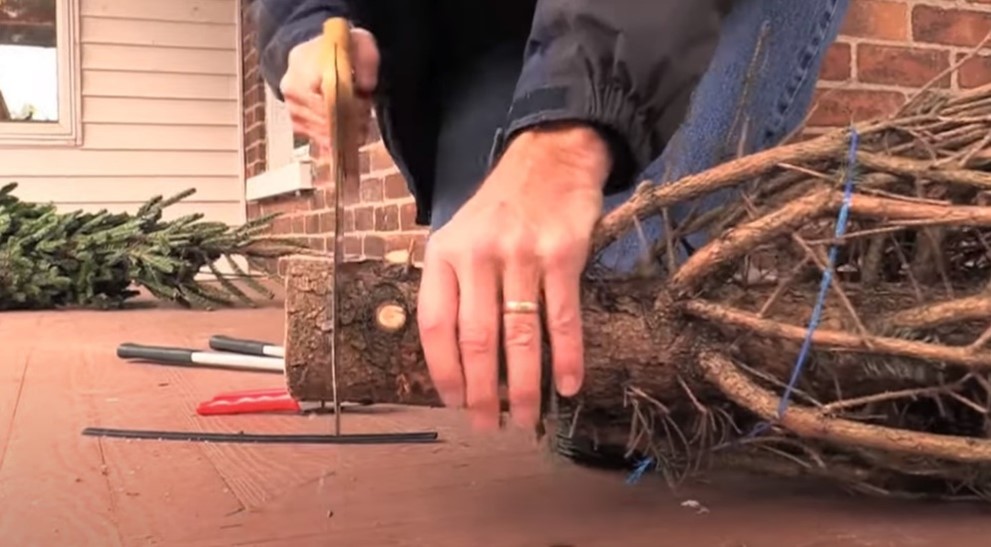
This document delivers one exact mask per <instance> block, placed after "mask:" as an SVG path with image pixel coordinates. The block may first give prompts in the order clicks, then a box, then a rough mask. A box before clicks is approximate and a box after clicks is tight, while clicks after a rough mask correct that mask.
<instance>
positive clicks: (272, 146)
mask: <svg viewBox="0 0 991 547" xmlns="http://www.w3.org/2000/svg"><path fill="white" fill-rule="evenodd" d="M263 87H264V88H265V170H266V171H272V170H275V169H278V168H280V167H285V166H287V165H289V164H291V163H293V162H306V161H309V160H310V146H309V144H306V145H303V146H293V144H294V140H295V139H294V137H293V131H292V120H290V119H289V111H288V109H287V108H286V105H285V103H283V102H281V101H279V99H278V98H277V97H276V96H275V94H274V93H272V90H271V89H270V88H269V87H268V86H267V85H265V86H263Z"/></svg>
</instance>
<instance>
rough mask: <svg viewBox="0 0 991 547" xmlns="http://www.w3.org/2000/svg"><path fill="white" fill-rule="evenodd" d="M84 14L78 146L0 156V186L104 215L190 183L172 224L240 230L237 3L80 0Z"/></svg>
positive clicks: (10, 151)
mask: <svg viewBox="0 0 991 547" xmlns="http://www.w3.org/2000/svg"><path fill="white" fill-rule="evenodd" d="M80 14H81V15H80V17H81V19H80V23H79V34H80V37H79V38H80V42H81V53H80V64H81V89H82V104H81V106H80V115H81V116H82V123H83V126H82V127H83V135H82V146H81V147H78V148H57V147H56V148H52V147H43V146H42V147H36V148H18V149H10V148H5V149H0V183H5V182H8V181H11V180H13V181H17V182H18V183H20V187H19V188H18V190H17V195H19V196H20V197H22V198H23V199H28V200H33V201H53V202H55V203H57V204H58V205H59V206H60V207H62V208H66V209H77V208H81V209H97V208H102V207H106V208H109V209H111V210H133V209H136V208H137V207H138V206H140V204H141V203H143V202H144V201H145V200H147V199H148V198H150V197H152V196H154V195H157V194H165V195H170V194H173V193H176V192H179V191H181V190H184V189H186V188H190V187H195V188H196V189H197V193H196V194H194V195H193V196H192V197H190V198H189V199H188V201H187V202H184V203H185V205H182V206H181V207H180V206H177V207H176V210H175V211H174V212H173V213H172V214H171V215H170V216H175V215H179V214H184V213H188V212H190V210H198V211H201V212H203V213H206V214H207V215H208V216H209V217H210V219H211V220H218V221H224V222H230V223H241V222H243V221H244V216H245V209H244V183H243V167H242V160H241V155H240V147H241V142H242V138H241V127H240V122H241V112H240V110H239V109H240V100H239V94H240V82H239V65H240V59H239V58H238V53H239V48H238V44H239V41H240V37H239V36H238V19H239V17H240V15H239V9H238V2H237V0H167V1H165V0H80Z"/></svg>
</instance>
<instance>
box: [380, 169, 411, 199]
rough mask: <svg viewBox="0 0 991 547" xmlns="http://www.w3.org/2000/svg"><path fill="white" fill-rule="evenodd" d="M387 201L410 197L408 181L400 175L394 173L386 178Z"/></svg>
mask: <svg viewBox="0 0 991 547" xmlns="http://www.w3.org/2000/svg"><path fill="white" fill-rule="evenodd" d="M384 185H385V199H401V198H405V197H409V196H410V193H409V187H408V186H407V185H406V179H405V178H403V176H402V175H400V174H399V173H393V174H391V175H388V176H386V177H385V182H384Z"/></svg>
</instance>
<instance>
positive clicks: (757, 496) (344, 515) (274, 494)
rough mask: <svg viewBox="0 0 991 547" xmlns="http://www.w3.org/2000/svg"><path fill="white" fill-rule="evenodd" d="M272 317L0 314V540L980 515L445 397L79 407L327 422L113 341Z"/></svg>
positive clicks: (931, 529) (775, 531) (966, 518)
mask: <svg viewBox="0 0 991 547" xmlns="http://www.w3.org/2000/svg"><path fill="white" fill-rule="evenodd" d="M281 329H282V322H281V311H280V310H279V309H277V308H268V309H260V310H234V311H220V312H211V313H206V312H190V311H181V310H173V309H145V310H135V311H126V312H108V313H90V312H58V313H55V312H53V313H40V314H3V315H2V316H0V347H3V348H4V349H5V351H4V354H3V357H4V358H3V359H0V441H2V442H0V446H6V454H5V456H4V457H3V460H2V462H0V545H8V544H9V545H17V546H20V545H25V546H34V545H39V546H48V545H72V546H73V547H75V546H77V545H79V546H84V547H85V546H89V545H94V546H98V547H106V546H115V545H124V546H127V547H131V546H135V547H139V546H145V545H168V546H177V547H178V546H183V547H185V546H194V547H208V546H209V547H214V546H216V547H228V546H231V545H253V546H266V547H281V546H287V545H291V546H293V547H308V546H314V547H323V546H326V545H328V544H333V545H353V546H355V547H362V546H365V545H369V546H375V547H390V546H431V547H455V546H457V547H462V546H465V545H487V546H494V547H501V546H507V547H528V546H533V547H548V546H550V545H571V546H575V547H597V546H611V545H629V546H633V547H637V546H652V547H653V546H659V547H666V546H669V545H670V546H681V545H700V546H710V545H711V546H714V547H739V546H742V545H750V546H758V545H759V546H761V547H832V546H844V547H865V546H868V545H871V546H897V547H900V546H912V547H927V546H937V545H942V544H945V543H946V538H948V537H951V538H952V539H953V544H954V545H955V546H960V547H971V546H973V547H978V546H984V545H986V544H987V537H988V536H989V535H991V519H988V518H987V511H986V509H985V508H983V507H979V508H975V507H973V506H965V505H952V506H951V505H944V506H937V505H933V504H930V505H923V504H904V503H880V502H876V501H866V500H856V499H849V498H845V497H842V496H837V495H834V494H832V493H830V492H829V491H823V490H818V489H815V488H811V487H798V486H795V485H793V484H782V483H781V482H780V481H778V482H777V483H775V482H772V481H766V480H763V479H757V480H753V479H743V480H738V479H733V480H728V479H724V478H721V477H714V478H713V483H712V484H710V485H693V486H690V487H685V488H683V489H681V490H679V491H677V492H674V493H672V492H670V491H669V490H668V489H667V487H666V486H665V485H664V484H663V483H662V482H661V481H660V480H659V479H658V478H657V477H655V476H648V477H645V478H644V479H643V480H642V481H641V483H640V484H638V485H637V486H635V487H631V486H628V485H626V484H624V480H623V479H624V477H623V476H622V475H621V474H616V473H595V472H590V471H588V470H585V469H580V468H578V467H575V466H572V465H569V464H567V463H564V462H561V461H560V460H554V459H551V458H550V457H549V456H548V455H547V454H546V453H545V452H543V451H542V450H540V449H538V448H536V447H534V445H533V443H532V439H531V438H530V437H529V435H526V434H524V433H523V432H519V431H513V430H510V431H506V432H503V433H500V434H497V435H491V436H490V435H484V436H483V435H474V434H472V433H471V432H470V431H469V430H468V429H467V428H466V427H465V420H464V419H463V417H462V416H460V415H459V414H458V413H455V412H449V411H444V410H430V409H409V408H406V409H400V411H394V409H391V408H383V409H377V410H376V411H375V412H372V413H367V414H358V413H355V414H352V415H349V416H347V417H345V420H344V427H345V430H347V431H383V430H393V431H408V430H414V429H435V430H437V431H438V432H439V433H440V435H441V438H442V439H443V440H444V442H443V443H440V444H436V445H409V446H298V445H297V446H286V445H279V446H272V445H269V446H259V445H251V446H247V445H221V444H213V445H207V444H191V443H182V442H161V441H126V440H120V439H92V438H83V437H81V436H80V435H79V431H80V429H81V428H83V427H85V426H88V425H99V426H104V427H126V428H147V429H151V428H162V429H194V430H209V431H239V430H246V431H259V432H282V433H308V432H327V431H329V429H330V425H331V421H330V418H329V417H326V416H324V417H319V418H313V419H308V418H306V417H301V416H286V415H283V416H276V415H268V416H240V417H216V418H205V417H199V416H196V415H195V404H196V403H197V402H199V401H200V400H202V399H206V398H208V397H210V396H212V395H214V394H216V393H218V392H220V391H230V390H237V389H250V388H262V387H272V386H278V385H281V384H282V381H283V380H282V377H281V376H279V375H264V374H251V373H239V372H230V371H216V370H203V369H199V370H197V369H187V368H177V367H163V366H158V365H147V364H136V363H135V364H131V363H123V362H121V361H119V360H117V359H116V357H115V356H114V354H113V353H114V347H115V346H116V345H117V344H118V343H120V342H124V341H133V342H144V343H157V344H163V345H168V344H175V345H194V346H200V347H205V344H206V340H207V338H208V337H209V336H210V335H211V334H227V335H231V336H242V337H255V338H263V339H269V340H273V341H277V340H278V339H279V338H280V337H281ZM18 392H20V396H19V398H18V397H17V396H16V394H17V393H18ZM15 408H16V412H15ZM11 417H13V418H12V419H11ZM686 500H697V501H698V502H699V503H701V504H702V505H704V506H705V507H707V508H708V509H709V512H708V513H705V514H699V513H697V512H696V511H695V510H694V509H692V508H690V507H683V506H682V502H684V501H686Z"/></svg>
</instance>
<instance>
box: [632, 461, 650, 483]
mask: <svg viewBox="0 0 991 547" xmlns="http://www.w3.org/2000/svg"><path fill="white" fill-rule="evenodd" d="M653 464H654V458H651V457H647V458H644V459H642V460H640V463H638V464H637V466H636V468H635V469H634V470H633V471H631V472H630V474H629V475H628V476H627V477H626V484H629V485H633V484H636V483H638V482H640V478H641V477H643V475H644V473H646V472H647V469H650V466H651V465H653Z"/></svg>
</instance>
